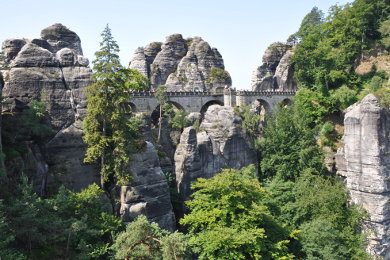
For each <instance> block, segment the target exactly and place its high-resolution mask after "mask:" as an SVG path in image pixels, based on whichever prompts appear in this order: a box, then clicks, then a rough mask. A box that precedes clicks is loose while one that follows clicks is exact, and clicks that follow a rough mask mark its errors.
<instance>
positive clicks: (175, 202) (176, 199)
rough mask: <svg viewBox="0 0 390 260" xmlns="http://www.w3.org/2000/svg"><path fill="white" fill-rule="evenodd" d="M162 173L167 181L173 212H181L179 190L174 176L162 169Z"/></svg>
mask: <svg viewBox="0 0 390 260" xmlns="http://www.w3.org/2000/svg"><path fill="white" fill-rule="evenodd" d="M163 173H164V176H165V179H166V180H167V183H168V187H169V195H170V197H171V204H172V208H173V212H175V214H176V213H179V212H182V210H183V209H182V201H181V200H180V196H179V192H178V191H177V187H176V177H175V175H174V174H172V173H171V172H166V171H164V172H163Z"/></svg>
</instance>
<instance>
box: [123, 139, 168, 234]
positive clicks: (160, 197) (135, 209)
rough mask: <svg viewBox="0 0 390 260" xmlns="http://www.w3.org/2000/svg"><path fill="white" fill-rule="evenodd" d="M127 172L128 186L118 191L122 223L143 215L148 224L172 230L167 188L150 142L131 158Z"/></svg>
mask: <svg viewBox="0 0 390 260" xmlns="http://www.w3.org/2000/svg"><path fill="white" fill-rule="evenodd" d="M130 170H131V172H132V182H131V185H127V186H122V188H121V209H120V213H121V215H122V216H123V218H124V221H130V220H132V219H133V218H134V217H135V216H137V215H140V214H143V215H145V216H146V217H147V218H148V219H149V221H152V222H156V223H158V224H159V225H160V227H162V228H164V229H167V230H169V231H173V230H174V229H175V216H174V214H173V211H172V205H171V201H170V195H169V187H168V184H167V180H166V178H165V176H164V174H163V172H162V170H161V168H160V162H159V159H158V156H157V151H156V149H155V148H154V146H153V144H152V143H150V142H146V148H145V151H143V152H139V153H137V154H134V155H132V160H131V162H130Z"/></svg>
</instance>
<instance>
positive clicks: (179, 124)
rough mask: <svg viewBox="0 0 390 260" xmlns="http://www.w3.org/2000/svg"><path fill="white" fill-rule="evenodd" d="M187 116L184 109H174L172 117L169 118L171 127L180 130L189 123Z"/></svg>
mask: <svg viewBox="0 0 390 260" xmlns="http://www.w3.org/2000/svg"><path fill="white" fill-rule="evenodd" d="M187 116H188V113H187V112H186V111H184V110H181V109H179V110H178V111H175V114H174V116H173V118H172V119H171V120H170V124H171V126H172V128H175V129H179V130H182V129H183V128H184V127H185V126H186V125H187V124H188V123H189V120H188V118H187Z"/></svg>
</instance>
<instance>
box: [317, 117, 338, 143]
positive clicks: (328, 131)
mask: <svg viewBox="0 0 390 260" xmlns="http://www.w3.org/2000/svg"><path fill="white" fill-rule="evenodd" d="M319 137H320V140H321V144H322V145H327V146H333V143H334V141H335V138H336V135H335V127H334V124H333V123H332V122H330V121H326V122H325V123H324V124H323V125H322V127H321V130H320V133H319Z"/></svg>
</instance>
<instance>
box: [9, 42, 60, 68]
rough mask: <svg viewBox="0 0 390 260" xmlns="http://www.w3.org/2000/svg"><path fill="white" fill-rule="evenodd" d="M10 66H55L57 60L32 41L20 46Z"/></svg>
mask: <svg viewBox="0 0 390 260" xmlns="http://www.w3.org/2000/svg"><path fill="white" fill-rule="evenodd" d="M10 66H11V67H57V66H58V60H57V59H55V57H54V55H53V53H51V52H50V51H48V50H46V49H44V48H41V47H39V46H38V45H35V44H33V43H28V44H26V45H24V46H23V47H22V49H21V50H20V52H19V53H18V55H17V56H16V57H15V59H14V60H13V61H12V62H11V65H10Z"/></svg>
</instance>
